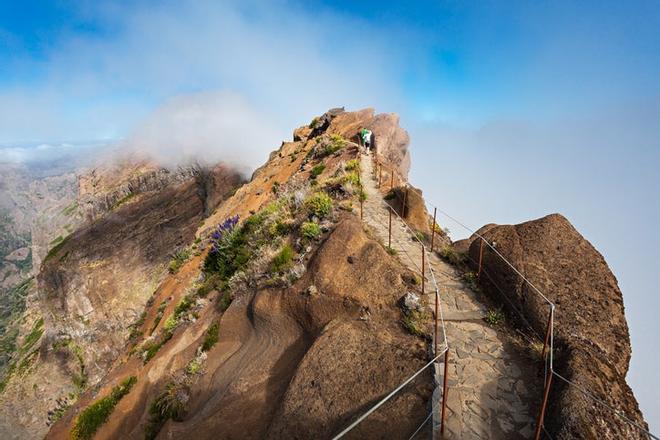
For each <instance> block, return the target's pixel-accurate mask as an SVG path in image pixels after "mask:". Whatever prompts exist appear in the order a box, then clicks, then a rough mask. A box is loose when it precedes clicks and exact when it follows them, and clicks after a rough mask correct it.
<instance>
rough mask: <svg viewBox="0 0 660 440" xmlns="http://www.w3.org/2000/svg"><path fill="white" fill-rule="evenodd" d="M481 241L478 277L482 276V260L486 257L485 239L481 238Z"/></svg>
mask: <svg viewBox="0 0 660 440" xmlns="http://www.w3.org/2000/svg"><path fill="white" fill-rule="evenodd" d="M480 240H481V241H480V242H479V271H478V272H477V277H479V276H481V262H482V260H483V257H484V239H483V238H480Z"/></svg>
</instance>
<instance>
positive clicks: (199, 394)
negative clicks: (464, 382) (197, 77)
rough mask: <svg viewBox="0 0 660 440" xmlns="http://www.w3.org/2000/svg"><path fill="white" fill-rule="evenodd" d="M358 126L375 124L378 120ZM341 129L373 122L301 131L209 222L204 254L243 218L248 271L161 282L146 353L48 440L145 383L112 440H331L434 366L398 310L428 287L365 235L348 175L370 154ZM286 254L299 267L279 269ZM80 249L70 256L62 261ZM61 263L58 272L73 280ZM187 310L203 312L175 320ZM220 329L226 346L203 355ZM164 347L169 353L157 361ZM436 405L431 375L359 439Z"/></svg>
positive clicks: (191, 269) (138, 343) (418, 418)
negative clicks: (107, 399)
mask: <svg viewBox="0 0 660 440" xmlns="http://www.w3.org/2000/svg"><path fill="white" fill-rule="evenodd" d="M357 113H358V114H361V115H366V116H365V117H366V118H367V119H369V118H373V112H371V111H367V112H357ZM341 118H345V119H347V120H352V121H354V123H355V130H357V127H360V126H361V125H363V124H364V120H362V119H360V118H359V117H357V116H356V115H354V114H351V113H348V112H343V111H340V110H337V111H336V112H331V114H329V115H328V114H326V115H325V116H321V117H319V118H317V124H319V125H318V126H316V125H314V128H310V127H307V128H305V127H302V128H301V129H299V130H297V131H296V135H295V140H294V141H293V142H284V143H283V144H282V145H281V147H280V148H279V150H277V151H275V152H273V153H272V154H271V155H270V156H269V159H268V161H267V163H266V164H265V165H264V166H262V167H260V168H258V169H257V170H256V171H255V172H254V174H253V176H252V178H251V180H250V182H248V183H246V184H244V185H243V186H242V187H240V188H239V189H238V190H237V191H236V192H235V194H233V195H232V196H231V197H230V198H228V199H227V200H225V201H223V202H222V203H221V204H220V205H219V206H218V208H217V209H216V210H215V212H213V213H212V214H211V215H210V216H209V217H208V218H207V219H206V220H205V222H204V224H203V225H202V226H201V227H200V228H199V230H198V231H197V234H196V235H197V237H198V238H199V239H200V240H201V241H202V243H201V244H200V246H206V249H208V248H209V246H208V244H207V243H208V240H209V237H212V232H213V231H215V230H217V225H218V224H221V223H225V219H227V218H234V216H238V218H240V219H241V221H242V222H244V223H242V224H243V225H251V226H249V227H250V228H256V229H255V230H256V231H259V232H254V230H252V229H249V230H251V231H253V232H250V234H253V235H250V236H249V237H248V238H247V239H246V242H245V243H244V244H243V245H241V246H246V247H247V248H249V250H248V249H242V250H241V252H240V258H241V261H242V262H243V263H242V264H243V265H242V266H241V269H240V270H239V271H238V272H236V273H235V274H234V275H232V276H231V278H229V279H228V280H225V282H222V283H219V285H214V284H210V285H211V286H213V287H209V288H208V289H206V288H201V290H200V288H199V286H200V283H202V286H205V285H206V284H207V283H211V281H212V280H214V279H215V278H217V277H219V276H221V275H220V274H221V273H224V272H213V271H212V270H210V269H208V266H205V265H202V263H203V261H204V259H205V257H206V254H205V253H203V254H202V255H200V256H199V257H195V258H192V259H191V260H189V261H188V262H186V263H184V264H183V266H182V267H181V268H180V269H179V271H178V272H177V274H176V275H174V276H168V277H167V278H166V279H165V280H163V282H162V283H161V285H160V286H159V288H158V289H156V291H155V294H154V297H153V300H152V301H150V303H148V304H147V305H146V308H145V311H144V314H143V316H144V319H143V322H142V323H141V324H140V326H139V327H137V330H138V331H137V332H136V334H137V336H136V338H134V339H133V340H132V343H133V344H134V345H133V348H132V349H126V350H125V351H124V352H123V353H122V354H120V355H119V356H118V358H119V359H120V361H118V362H116V363H115V364H114V365H113V367H112V368H111V369H110V370H109V372H108V373H107V374H106V375H105V377H104V378H103V379H102V380H101V381H100V382H99V385H98V387H96V388H93V389H90V390H88V391H87V392H86V393H84V394H83V395H82V396H81V398H80V400H79V401H78V402H76V403H75V404H74V405H73V406H72V407H71V408H70V409H69V410H68V411H67V412H66V413H65V414H64V415H63V417H62V419H60V421H58V422H57V423H56V424H55V425H54V426H53V427H52V429H51V430H50V432H49V434H48V438H63V437H66V436H67V435H68V434H69V432H70V431H71V429H72V426H73V425H74V424H75V421H76V417H77V416H78V415H79V414H80V412H81V411H82V410H83V409H84V408H86V407H88V406H89V405H90V403H91V402H92V401H94V400H95V399H98V398H99V397H102V396H104V395H107V393H108V392H109V391H110V389H111V388H112V387H113V386H115V385H116V384H117V383H118V381H120V380H123V379H124V378H126V377H127V375H132V376H135V377H136V379H137V382H136V385H135V387H134V388H133V390H132V391H131V393H130V394H129V395H128V396H127V397H125V398H124V399H122V400H121V401H120V402H119V403H118V405H117V407H116V408H115V410H114V412H113V413H112V415H111V416H110V417H109V419H108V421H107V423H106V424H104V425H103V426H102V428H101V431H100V432H99V435H100V438H116V437H120V436H121V437H122V438H128V439H130V438H136V439H138V438H139V439H142V438H144V437H145V432H152V431H149V429H152V428H150V427H151V426H155V428H153V429H154V431H153V432H155V433H156V434H158V433H159V434H158V435H159V438H189V437H193V436H194V437H195V438H200V439H202V438H209V439H211V438H255V439H256V438H327V437H331V436H332V435H333V434H336V433H338V432H339V431H341V429H343V428H345V427H346V426H347V425H348V424H349V423H350V422H351V421H352V420H354V419H355V417H357V416H358V415H359V414H361V413H362V412H363V411H364V410H365V408H368V407H369V406H370V405H373V404H374V403H375V402H376V401H377V400H378V399H380V398H381V397H382V396H383V395H384V394H386V393H387V392H388V391H390V390H391V389H392V388H394V387H396V386H397V385H398V384H400V383H401V381H403V380H404V379H405V378H406V377H408V376H409V375H410V374H411V373H413V372H414V371H416V370H417V369H418V368H420V367H421V366H423V365H424V364H425V363H426V362H427V361H428V353H427V344H426V341H425V340H423V339H422V338H420V337H419V336H416V335H414V334H411V333H409V332H408V331H407V330H406V328H405V327H404V326H403V325H402V323H401V320H402V319H403V312H402V311H401V309H400V307H399V305H398V300H399V298H401V297H402V296H404V295H405V293H406V292H408V291H410V290H411V289H412V288H413V284H412V283H413V281H411V280H414V276H413V275H412V274H411V273H410V272H409V270H408V269H406V268H405V267H404V266H403V265H402V264H401V263H400V262H399V261H398V260H397V258H396V257H394V256H392V255H390V254H388V253H387V252H386V251H385V249H384V247H383V246H382V244H380V243H378V242H377V241H375V240H374V239H373V238H371V237H370V236H369V235H368V233H366V232H365V230H364V226H363V223H362V222H361V221H360V220H359V219H358V218H357V216H356V215H355V212H354V208H353V207H352V204H354V203H355V202H356V199H355V197H356V192H355V189H356V188H355V186H354V185H353V184H352V181H351V176H349V171H347V170H346V165H347V163H348V162H349V161H354V160H355V159H356V158H358V148H357V147H356V146H355V145H352V144H350V143H349V142H347V141H346V139H342V138H339V137H338V131H337V130H340V129H341V130H344V131H342V132H343V133H346V134H347V136H352V135H354V134H355V133H356V132H357V131H355V133H354V132H353V128H351V129H349V128H347V127H346V126H345V125H342V123H341ZM318 121H320V122H318ZM333 135H334V136H333ZM339 136H342V135H339ZM342 137H343V136H342ZM312 170H321V171H320V173H319V172H315V173H313V172H312ZM317 197H320V198H317ZM142 203H144V200H138V201H137V202H134V203H132V205H139V204H142ZM128 206H131V205H128ZM135 209H137V208H135ZM317 209H318V211H317ZM159 211H160V210H159ZM351 211H353V212H352V213H351ZM143 215H144V214H143ZM186 231H189V229H186ZM245 233H246V234H247V233H248V232H245ZM188 238H189V239H191V238H192V237H190V236H188ZM284 250H286V252H288V253H289V254H290V255H293V256H292V257H289V258H291V261H290V262H289V263H288V265H286V266H284V268H283V269H282V270H281V271H278V270H275V269H274V264H275V261H276V259H277V258H280V256H281V255H283V251H284ZM66 252H67V249H66V246H64V247H63V248H62V249H61V250H60V252H59V254H58V256H62V257H63V256H64V255H66ZM228 252H229V253H228V254H226V255H231V254H232V252H233V251H231V252H230V251H228ZM223 255H225V254H223ZM67 258H69V257H67ZM76 258H78V257H77V256H76ZM206 258H207V257H206ZM206 261H207V262H208V261H209V260H208V258H207V260H206ZM232 261H235V260H232ZM62 264H64V262H63V263H62ZM57 266H58V267H57V270H56V271H55V273H54V274H53V275H56V274H57V273H60V272H62V271H64V268H62V267H61V264H59V263H58V264H57ZM223 267H226V266H223ZM203 268H206V269H203ZM202 272H203V273H202ZM383 274H385V275H383ZM46 276H47V275H46V274H44V277H46ZM51 278H52V279H53V280H55V279H57V276H50V275H48V279H51ZM49 283H50V282H49ZM50 284H53V285H57V283H56V282H52V283H50ZM209 290H210V291H209ZM200 291H204V292H206V293H204V296H203V297H202V296H200V295H201V294H200V293H199V292H200ZM52 296H53V300H51V301H54V300H55V299H58V298H61V295H55V294H53V295H52ZM90 301H91V299H90ZM72 303H73V304H75V302H73V301H72ZM183 305H187V306H186V307H192V310H193V311H194V313H190V314H186V315H185V318H181V319H179V320H178V321H177V318H176V317H177V313H179V312H177V310H180V309H181V308H182V307H183ZM63 307H66V304H63ZM161 318H162V319H161ZM213 325H216V326H217V327H216V332H217V343H215V345H214V346H212V348H208V349H206V351H205V352H204V353H203V356H202V355H200V351H201V350H202V348H200V347H202V343H203V342H204V341H205V337H206V336H205V335H207V334H208V331H209V329H210V328H211V327H212V326H213ZM155 341H160V344H161V345H158V346H157V349H156V350H155V351H153V353H152V354H149V356H150V357H147V352H149V350H151V349H152V348H153V347H154V343H155ZM200 359H203V361H202V360H200ZM195 362H199V363H198V364H195ZM200 364H201V365H200ZM194 365H197V366H196V367H194V368H192V367H191V366H194ZM191 368H192V370H194V371H196V372H195V373H191ZM171 389H175V390H177V391H176V395H175V397H176V399H179V402H181V404H182V405H184V406H185V411H182V412H180V413H177V414H176V415H173V416H170V415H169V414H167V415H166V416H165V417H164V418H163V419H162V420H160V421H154V412H153V411H152V409H151V408H153V406H154V404H155V402H156V401H158V400H159V399H161V398H163V397H162V396H163V395H164V394H163V393H164V392H167V390H171ZM431 392H432V377H431V375H430V374H422V375H419V376H418V377H417V379H416V380H415V382H414V384H411V386H409V387H407V388H406V389H405V390H403V391H402V393H401V395H400V396H399V398H398V399H396V400H395V401H393V402H390V403H389V404H388V405H386V406H384V407H383V408H382V409H381V410H379V411H378V412H377V413H375V414H373V415H372V416H370V417H369V420H366V421H365V422H364V423H363V424H361V425H360V426H359V427H358V428H357V430H356V431H355V433H356V436H357V437H361V438H364V437H370V438H385V437H391V436H392V435H394V436H395V437H403V436H404V435H407V434H409V433H411V432H413V431H414V430H415V429H416V428H417V427H418V426H419V425H420V423H421V422H422V421H423V420H424V418H425V416H426V406H427V403H428V400H429V399H430V396H431ZM157 422H158V423H157ZM152 436H155V434H148V435H147V437H149V438H152Z"/></svg>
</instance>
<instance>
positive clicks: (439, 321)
mask: <svg viewBox="0 0 660 440" xmlns="http://www.w3.org/2000/svg"><path fill="white" fill-rule="evenodd" d="M359 172H361V170H360V171H359ZM360 187H361V188H362V183H361V181H360ZM385 206H386V209H388V210H389V215H391V214H392V213H393V214H394V215H395V216H396V217H397V218H398V220H399V221H400V223H401V224H402V225H403V228H404V230H407V231H408V233H409V234H410V235H411V236H412V238H413V240H417V241H418V242H419V244H420V246H421V251H422V259H423V260H425V261H424V262H422V264H421V266H420V265H417V263H416V262H415V259H414V258H412V256H411V255H410V254H409V253H408V252H407V251H406V249H405V246H404V245H403V244H402V243H398V241H399V240H398V238H396V237H394V241H395V242H396V243H398V244H399V246H400V249H401V251H402V252H403V253H404V255H406V257H407V258H408V259H409V260H410V263H411V264H412V265H413V267H415V268H416V269H417V270H419V271H420V273H421V276H422V278H423V279H424V278H425V277H426V273H427V270H426V267H425V266H428V272H429V273H430V274H431V282H432V289H433V295H434V301H435V313H434V315H435V321H434V331H433V355H434V357H433V359H431V361H429V362H428V363H427V364H426V365H424V366H423V367H422V368H420V369H419V370H418V371H417V372H415V373H414V374H413V375H411V376H410V377H408V378H407V379H406V380H405V381H404V382H403V383H401V384H400V385H399V386H398V387H396V388H395V389H394V390H392V391H391V392H390V393H389V394H388V395H386V396H385V397H384V398H383V399H381V400H380V401H379V402H377V403H376V404H375V405H373V406H372V407H371V408H370V409H369V410H367V411H366V412H364V413H363V414H362V415H361V416H360V417H358V418H357V419H356V420H355V421H354V422H353V423H351V424H350V425H349V426H347V427H346V428H345V429H344V430H342V431H341V432H340V433H339V434H337V435H336V436H335V437H333V440H336V439H339V438H342V437H343V436H345V435H346V434H348V433H349V432H350V431H351V430H352V429H354V428H355V427H356V426H358V425H359V424H360V423H361V422H362V421H364V420H365V419H366V418H367V417H369V416H370V415H371V414H372V413H374V412H375V411H376V410H378V408H380V407H381V406H382V405H383V404H385V403H386V402H387V401H388V400H390V399H391V398H392V397H394V396H395V395H396V394H397V393H398V392H399V391H401V390H402V389H403V388H404V387H405V386H406V385H408V384H409V383H410V382H411V381H412V380H414V379H415V378H416V377H417V376H419V374H421V373H422V372H423V371H425V370H426V369H427V368H429V367H430V366H432V365H435V364H436V362H437V361H438V360H439V359H440V358H441V357H442V356H445V363H446V361H447V358H446V354H447V352H448V351H449V343H448V340H447V332H446V327H445V323H444V315H443V311H442V304H441V302H440V289H439V287H438V285H437V282H436V278H435V274H434V273H433V268H432V267H431V265H430V263H429V260H430V259H429V258H425V257H426V255H427V249H426V246H425V244H424V243H423V242H422V241H421V240H419V238H418V237H417V236H416V235H415V234H414V232H413V231H412V229H411V228H410V227H409V226H408V225H407V224H406V222H405V221H404V220H403V218H401V217H400V216H399V215H398V213H397V212H396V210H395V209H394V208H393V207H392V206H390V205H389V204H388V203H387V202H385ZM360 209H361V210H362V207H361V208H360ZM361 217H362V213H361ZM363 220H364V219H363ZM371 220H372V221H374V222H376V223H377V224H379V225H380V226H381V227H383V226H384V225H383V224H382V223H381V222H380V221H379V220H378V218H377V216H374V218H371ZM388 227H389V228H391V223H390V225H389V226H388ZM391 239H392V237H391V229H390V243H389V244H390V245H391V244H392V243H391ZM422 282H424V281H422ZM423 293H424V292H423ZM439 329H441V331H442V335H441V337H442V339H443V342H444V344H443V348H442V349H441V350H439V344H438V343H439V337H438V334H437V332H438V330H439ZM434 378H435V374H434ZM444 394H445V393H444V392H443V395H444ZM431 402H432V403H431V405H432V410H431V413H430V414H429V415H428V416H427V417H426V419H425V420H424V421H423V422H422V424H421V425H420V426H419V427H418V428H417V429H416V430H415V432H414V433H413V434H412V436H411V437H410V438H411V439H412V438H413V437H415V435H417V434H418V433H419V431H421V429H423V427H424V425H425V424H426V423H427V422H428V420H429V419H430V418H431V417H432V415H433V413H434V412H435V411H436V408H434V407H433V406H434V404H435V402H434V401H433V398H432V399H431ZM443 424H444V421H443Z"/></svg>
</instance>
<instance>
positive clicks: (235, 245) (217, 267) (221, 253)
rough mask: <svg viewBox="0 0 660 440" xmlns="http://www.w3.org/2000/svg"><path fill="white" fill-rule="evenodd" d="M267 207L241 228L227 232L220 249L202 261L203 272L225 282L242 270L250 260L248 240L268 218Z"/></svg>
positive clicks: (250, 253) (251, 217)
mask: <svg viewBox="0 0 660 440" xmlns="http://www.w3.org/2000/svg"><path fill="white" fill-rule="evenodd" d="M267 210H268V207H267V208H264V210H262V211H261V212H259V213H258V214H255V215H252V216H250V217H249V218H248V219H247V220H246V221H245V222H244V223H243V225H242V226H240V227H239V226H237V227H235V228H234V229H233V230H232V231H230V232H227V233H226V234H225V235H224V237H223V240H222V247H221V248H219V249H218V250H217V251H215V252H214V251H211V252H209V254H208V255H207V256H206V260H205V261H204V271H205V272H206V273H210V274H217V275H218V277H219V278H220V280H221V281H227V280H229V278H231V277H232V275H234V273H236V272H237V271H238V270H239V269H241V268H243V267H244V266H245V265H246V264H247V263H248V261H250V258H252V249H251V248H250V246H249V241H250V240H249V239H250V237H251V235H253V233H254V232H255V231H256V230H259V229H260V228H261V227H262V225H263V223H264V221H265V220H266V218H267V217H268V215H269V214H268V212H267Z"/></svg>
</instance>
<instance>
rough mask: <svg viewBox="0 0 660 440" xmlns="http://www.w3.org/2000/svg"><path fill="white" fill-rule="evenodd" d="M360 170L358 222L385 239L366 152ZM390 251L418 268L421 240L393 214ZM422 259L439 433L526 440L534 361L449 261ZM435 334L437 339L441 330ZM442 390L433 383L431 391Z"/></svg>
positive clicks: (382, 206) (383, 210) (382, 205)
mask: <svg viewBox="0 0 660 440" xmlns="http://www.w3.org/2000/svg"><path fill="white" fill-rule="evenodd" d="M361 174H362V185H363V188H364V191H365V193H366V195H367V199H366V201H365V202H364V206H363V216H364V221H365V222H366V223H367V224H368V225H369V226H370V227H371V228H372V230H373V231H374V233H375V234H376V236H377V237H378V238H379V239H380V240H381V241H382V242H383V243H385V244H387V241H388V222H389V213H388V207H387V205H386V202H385V201H384V200H383V196H382V194H381V193H380V191H379V189H378V188H377V183H376V180H377V179H375V177H374V176H375V174H374V172H373V163H372V158H371V157H370V156H369V155H362V157H361ZM392 248H393V249H394V250H396V251H397V255H398V257H399V259H400V261H401V262H402V263H403V264H405V265H406V266H407V267H408V268H409V269H410V270H412V271H414V272H416V273H420V267H421V259H422V255H421V253H422V249H421V245H420V243H419V242H418V241H417V240H415V238H414V237H413V236H412V233H411V232H410V230H409V229H408V228H407V227H406V226H405V224H404V223H403V222H402V221H401V219H399V218H398V217H397V216H396V215H392ZM426 258H429V259H430V260H429V264H430V265H431V267H432V268H433V272H434V274H435V278H436V281H437V284H438V288H439V290H440V300H441V306H442V308H443V312H444V320H445V328H446V336H447V341H448V345H449V370H448V371H449V373H448V384H449V389H448V393H447V394H448V400H447V414H446V423H447V425H446V427H445V438H484V439H486V438H488V439H494V438H501V439H523V438H531V437H532V435H533V432H534V423H535V420H534V418H535V414H536V409H537V406H538V402H537V400H538V399H539V398H540V395H541V394H540V390H537V388H538V383H540V382H541V380H542V379H541V380H540V379H539V378H538V376H537V375H538V371H537V369H536V367H535V364H534V362H532V361H531V360H530V359H525V357H524V354H523V353H521V350H520V349H519V348H517V347H516V345H515V341H514V340H513V337H512V336H511V335H510V334H508V333H506V332H505V331H500V330H497V329H495V328H493V327H492V326H490V325H489V324H487V323H486V322H485V321H484V320H483V317H484V316H485V315H486V313H487V308H486V306H485V305H484V304H482V303H481V302H480V301H479V300H478V299H477V294H476V293H475V292H473V291H472V290H471V289H470V288H469V287H467V286H466V285H464V284H463V282H462V281H461V274H460V273H459V272H458V271H457V270H456V269H455V268H454V267H453V266H451V265H449V264H448V263H446V262H444V261H443V260H441V259H440V258H438V256H437V255H435V253H433V254H429V253H427V256H426ZM425 272H426V273H425V279H426V286H427V288H426V303H427V305H428V307H430V308H431V310H433V309H434V308H435V294H434V288H435V287H434V286H433V285H432V280H431V275H430V273H428V270H427V271H425ZM438 334H439V339H440V340H441V341H442V339H443V338H442V330H441V329H439V331H438ZM439 349H442V344H441V345H440V348H439ZM443 367H444V365H443V364H442V363H440V364H439V368H437V372H436V380H437V383H442V379H443V378H442V372H443ZM441 391H442V388H441V387H439V388H438V390H437V392H436V394H438V392H440V393H441ZM435 398H436V399H437V398H438V396H436V397H435ZM437 408H439V406H437ZM434 432H435V433H437V434H439V416H437V415H434ZM434 437H435V436H434ZM438 437H439V435H438Z"/></svg>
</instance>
